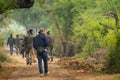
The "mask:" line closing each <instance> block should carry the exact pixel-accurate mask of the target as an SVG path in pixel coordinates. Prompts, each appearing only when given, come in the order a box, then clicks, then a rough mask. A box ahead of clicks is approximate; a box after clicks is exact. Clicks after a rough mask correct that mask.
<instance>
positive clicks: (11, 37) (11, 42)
mask: <svg viewBox="0 0 120 80" xmlns="http://www.w3.org/2000/svg"><path fill="white" fill-rule="evenodd" d="M14 44H15V39H14V38H13V35H12V34H10V37H9V38H8V40H7V45H9V47H10V55H13V47H14Z"/></svg>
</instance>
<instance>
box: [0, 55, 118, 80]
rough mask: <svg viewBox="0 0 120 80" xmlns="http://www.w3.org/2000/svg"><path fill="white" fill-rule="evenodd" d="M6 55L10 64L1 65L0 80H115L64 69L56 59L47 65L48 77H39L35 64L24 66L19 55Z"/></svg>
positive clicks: (107, 76)
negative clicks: (10, 60) (9, 59)
mask: <svg viewBox="0 0 120 80" xmlns="http://www.w3.org/2000/svg"><path fill="white" fill-rule="evenodd" d="M7 55H8V56H9V57H10V58H11V59H12V62H10V63H8V62H6V63H4V64H3V68H2V70H1V71H0V80H117V79H115V77H116V76H114V75H103V74H102V75H101V74H99V75H98V74H97V75H94V74H90V73H82V72H80V71H74V70H69V69H64V68H62V67H61V66H60V64H58V63H57V61H58V59H55V60H54V62H53V63H49V75H48V76H44V77H40V75H39V71H38V64H37V62H36V63H33V64H32V65H31V66H29V65H26V63H25V59H23V58H22V56H21V55H16V54H14V55H13V56H10V55H9V53H7ZM118 80H120V79H118Z"/></svg>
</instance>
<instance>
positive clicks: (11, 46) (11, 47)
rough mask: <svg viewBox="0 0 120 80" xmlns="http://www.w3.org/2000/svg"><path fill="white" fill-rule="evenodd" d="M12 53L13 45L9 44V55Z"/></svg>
mask: <svg viewBox="0 0 120 80" xmlns="http://www.w3.org/2000/svg"><path fill="white" fill-rule="evenodd" d="M12 54H13V45H10V55H12Z"/></svg>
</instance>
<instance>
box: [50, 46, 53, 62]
mask: <svg viewBox="0 0 120 80" xmlns="http://www.w3.org/2000/svg"><path fill="white" fill-rule="evenodd" d="M52 50H53V46H51V47H50V55H51V62H52V61H53V53H52Z"/></svg>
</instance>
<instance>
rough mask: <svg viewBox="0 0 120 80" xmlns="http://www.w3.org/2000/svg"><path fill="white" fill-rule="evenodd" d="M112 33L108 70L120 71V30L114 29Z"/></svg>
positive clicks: (107, 63) (109, 42) (111, 71)
mask: <svg viewBox="0 0 120 80" xmlns="http://www.w3.org/2000/svg"><path fill="white" fill-rule="evenodd" d="M110 34H111V35H109V37H108V39H109V41H108V44H109V46H108V48H109V54H108V56H107V62H106V70H107V72H109V73H120V32H116V31H113V32H111V33H110Z"/></svg>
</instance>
